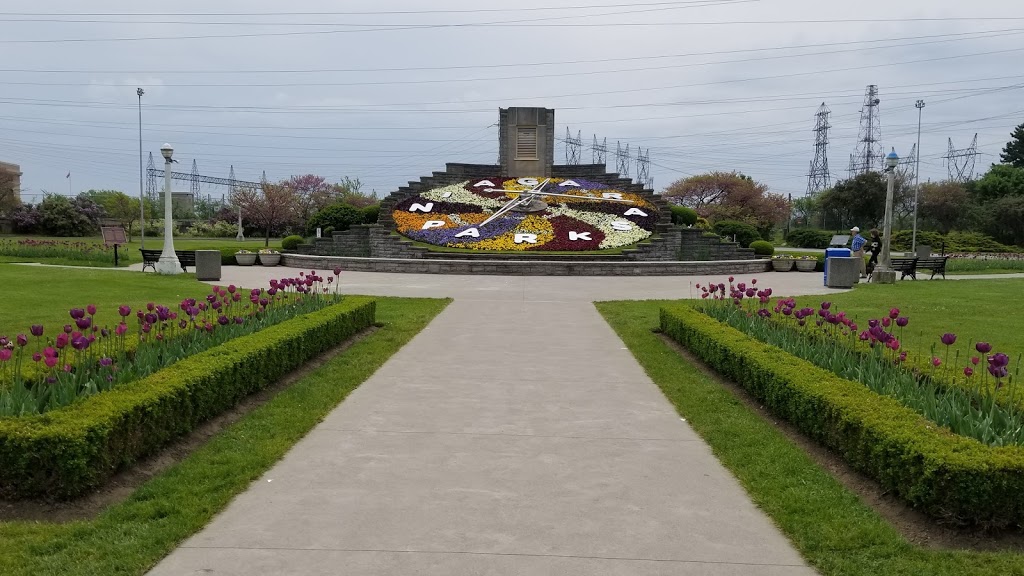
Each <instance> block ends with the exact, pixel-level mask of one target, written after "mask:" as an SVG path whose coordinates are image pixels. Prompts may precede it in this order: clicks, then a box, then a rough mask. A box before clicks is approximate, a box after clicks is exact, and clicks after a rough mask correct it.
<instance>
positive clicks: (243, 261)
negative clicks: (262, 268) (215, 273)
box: [235, 253, 256, 266]
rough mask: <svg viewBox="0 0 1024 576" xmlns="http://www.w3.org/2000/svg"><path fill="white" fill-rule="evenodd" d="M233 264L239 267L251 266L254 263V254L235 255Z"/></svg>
mask: <svg viewBox="0 0 1024 576" xmlns="http://www.w3.org/2000/svg"><path fill="white" fill-rule="evenodd" d="M235 262H238V265H239V266H252V265H253V264H255V263H256V254H237V253H236V254H235Z"/></svg>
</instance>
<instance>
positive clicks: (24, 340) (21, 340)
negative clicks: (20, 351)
mask: <svg viewBox="0 0 1024 576" xmlns="http://www.w3.org/2000/svg"><path fill="white" fill-rule="evenodd" d="M15 341H17V342H18V346H22V347H24V346H28V336H25V335H24V334H18V336H17V337H16V338H15Z"/></svg>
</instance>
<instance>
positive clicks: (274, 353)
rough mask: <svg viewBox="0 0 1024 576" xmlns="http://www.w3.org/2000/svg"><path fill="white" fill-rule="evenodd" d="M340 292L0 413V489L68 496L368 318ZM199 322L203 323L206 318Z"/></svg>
mask: <svg viewBox="0 0 1024 576" xmlns="http://www.w3.org/2000/svg"><path fill="white" fill-rule="evenodd" d="M374 307H375V304H374V301H373V300H372V299H367V298H346V299H345V300H343V301H341V302H340V303H336V304H331V305H328V306H326V307H323V308H320V309H319V310H317V311H315V312H312V313H304V314H301V315H299V316H296V317H294V318H292V319H290V320H285V321H283V322H280V323H278V324H275V325H272V326H268V327H265V328H263V329H261V330H259V331H258V332H255V333H252V334H248V335H245V336H240V337H237V338H233V339H231V340H228V341H226V342H224V343H222V344H219V345H217V346H214V347H212V348H210V349H207V350H205V351H202V352H198V353H196V354H192V355H190V356H188V357H187V358H185V359H183V360H179V361H178V362H176V363H174V364H172V365H171V366H169V367H167V368H163V369H161V370H158V371H156V372H153V373H152V374H150V375H148V376H145V377H143V378H140V379H138V380H134V381H132V382H129V383H126V384H123V385H119V386H117V387H115V388H113V389H111V390H109V391H107V392H103V393H101V394H93V395H91V396H89V397H87V398H84V399H81V400H79V401H78V402H76V403H75V404H73V405H71V406H66V407H63V408H59V409H56V410H52V411H50V412H47V413H46V414H41V415H32V416H23V417H7V418H0V496H2V497H5V498H25V497H47V498H70V497H74V496H77V495H79V494H82V493H84V492H86V491H88V490H89V489H91V488H94V487H95V486H97V485H99V484H100V483H102V482H103V481H104V480H105V479H106V478H108V477H109V476H110V475H111V474H113V473H114V472H116V471H117V470H118V469H120V468H123V467H125V466H127V465H129V464H131V463H132V462H134V461H136V460H138V459H139V458H142V457H144V456H147V455H149V454H152V453H154V452H155V451H157V450H158V449H159V448H160V447H162V446H164V445H165V444H167V443H168V442H169V441H171V440H173V439H174V438H177V437H179V436H181V435H183V434H185V433H187V432H189V431H190V430H192V429H193V428H194V427H195V426H196V425H198V424H199V423H201V422H203V421H205V420H207V419H209V418H211V417H213V416H216V415H217V414H220V413H221V412H223V411H224V410H226V409H228V408H230V407H231V406H233V405H235V404H236V403H237V402H238V401H239V400H240V399H241V398H244V397H245V396H247V395H249V394H251V393H252V392H255V391H256V390H259V389H261V388H263V387H265V386H267V385H268V384H270V383H272V382H274V381H275V380H277V379H278V378H280V377H281V376H283V375H284V374H286V373H287V372H288V371H290V370H293V369H295V368H297V367H299V366H301V365H302V364H303V363H304V362H306V361H307V360H309V359H310V358H313V357H315V356H316V355H318V354H320V353H321V352H323V351H325V350H327V349H328V348H330V347H332V346H335V345H337V344H339V343H340V342H343V341H344V340H346V339H348V338H350V337H352V336H354V335H355V334H357V333H359V332H360V331H361V330H363V329H365V328H367V327H369V326H370V325H372V323H373V321H374ZM204 330H205V327H204Z"/></svg>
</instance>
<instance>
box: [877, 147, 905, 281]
mask: <svg viewBox="0 0 1024 576" xmlns="http://www.w3.org/2000/svg"><path fill="white" fill-rule="evenodd" d="M899 163H900V157H899V156H897V155H896V149H895V148H893V149H892V152H889V153H888V154H886V155H885V173H886V176H887V179H888V185H887V186H886V191H885V224H884V227H883V231H882V254H881V255H880V256H881V257H880V258H879V259H878V268H876V269H875V271H874V272H873V273H872V275H871V278H872V280H873V281H874V282H875V283H877V284H895V283H896V271H895V270H893V269H892V260H891V259H890V255H889V249H890V247H891V242H890V237H891V236H892V196H893V189H894V188H895V187H896V166H897V165H898V164H899Z"/></svg>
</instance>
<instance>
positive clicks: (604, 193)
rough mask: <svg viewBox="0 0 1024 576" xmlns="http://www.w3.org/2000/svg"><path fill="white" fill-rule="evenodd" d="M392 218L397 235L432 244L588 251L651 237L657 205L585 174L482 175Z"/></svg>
mask: <svg viewBox="0 0 1024 576" xmlns="http://www.w3.org/2000/svg"><path fill="white" fill-rule="evenodd" d="M392 216H393V218H394V221H395V224H396V227H397V230H398V233H399V234H402V235H403V236H405V237H407V238H411V239H413V240H417V241H419V242H425V243H427V244H433V245H435V246H444V247H448V248H468V249H474V250H499V251H500V250H509V251H591V250H607V249H609V248H619V247H623V246H629V245H631V244H635V243H637V242H639V241H640V240H643V239H645V238H647V237H649V236H650V235H651V234H652V233H653V232H654V227H655V224H656V223H657V221H658V209H657V207H656V206H654V205H653V204H651V203H650V202H648V201H647V200H645V199H644V198H643V197H642V196H640V195H638V194H632V193H629V192H623V191H621V190H617V189H614V188H611V187H609V186H608V185H606V184H601V183H598V182H593V181H589V180H585V179H582V178H572V179H563V178H544V179H541V178H480V179H477V180H468V181H465V182H462V183H459V184H453V185H450V186H443V187H439V188H433V189H430V190H427V191H425V192H422V193H420V194H418V195H416V196H413V197H411V198H406V199H404V200H402V201H401V202H399V203H398V204H396V205H395V208H394V212H393V213H392Z"/></svg>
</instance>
